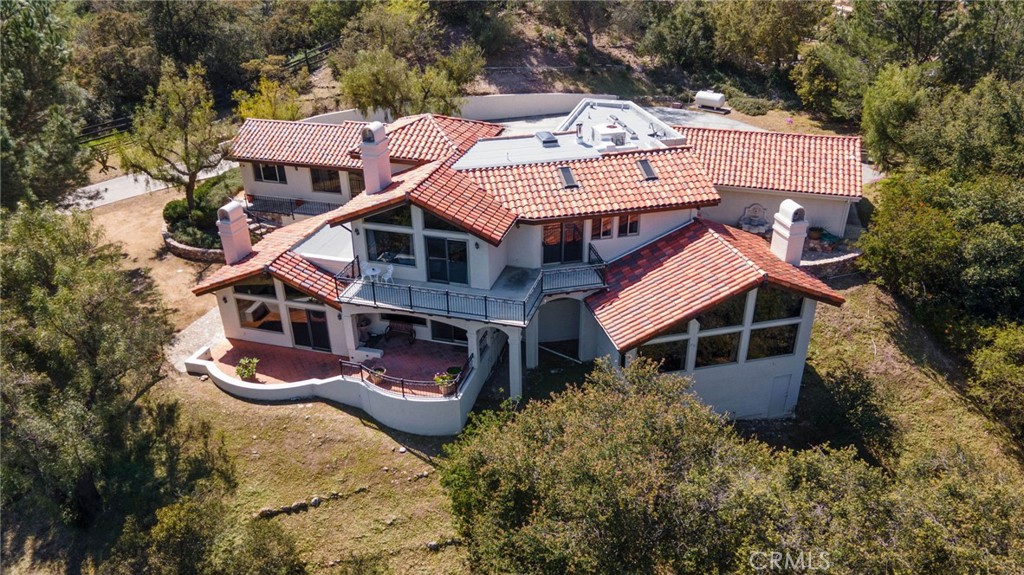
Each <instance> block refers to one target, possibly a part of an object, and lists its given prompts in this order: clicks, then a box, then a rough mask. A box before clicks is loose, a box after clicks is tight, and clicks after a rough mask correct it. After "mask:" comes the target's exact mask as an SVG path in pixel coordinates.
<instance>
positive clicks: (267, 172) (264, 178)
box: [252, 162, 288, 184]
mask: <svg viewBox="0 0 1024 575" xmlns="http://www.w3.org/2000/svg"><path fill="white" fill-rule="evenodd" d="M252 172H253V175H254V176H255V178H256V181H257V182H274V183H277V184H287V183H288V177H287V176H285V174H284V166H282V165H280V164H261V163H259V162H254V163H253V165H252Z"/></svg>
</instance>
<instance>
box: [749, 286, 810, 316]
mask: <svg viewBox="0 0 1024 575" xmlns="http://www.w3.org/2000/svg"><path fill="white" fill-rule="evenodd" d="M803 305H804V298H803V297H802V296H800V295H797V294H795V293H793V292H790V291H786V290H781V289H779V288H775V287H770V286H765V287H763V288H760V289H758V290H757V303H756V304H754V323H757V322H762V321H771V320H773V319H788V318H791V317H800V312H801V311H802V310H803Z"/></svg>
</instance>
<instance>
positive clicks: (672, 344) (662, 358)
mask: <svg viewBox="0 0 1024 575" xmlns="http://www.w3.org/2000/svg"><path fill="white" fill-rule="evenodd" d="M689 349H690V339H689V338H682V339H674V340H671V341H663V342H659V343H649V344H646V345H641V346H640V347H639V348H637V355H639V356H640V357H646V358H649V359H652V360H654V361H656V362H658V364H659V365H658V371H660V372H663V373H664V372H672V371H684V370H685V369H686V359H687V356H688V355H689Z"/></svg>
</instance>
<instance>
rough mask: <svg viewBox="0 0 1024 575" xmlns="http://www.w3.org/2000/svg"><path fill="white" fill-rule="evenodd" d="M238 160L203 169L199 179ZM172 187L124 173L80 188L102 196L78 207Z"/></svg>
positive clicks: (234, 164)
mask: <svg viewBox="0 0 1024 575" xmlns="http://www.w3.org/2000/svg"><path fill="white" fill-rule="evenodd" d="M237 167H238V162H230V161H227V160H225V161H223V162H221V163H220V164H218V165H217V167H215V168H211V169H209V170H203V171H202V172H200V173H199V179H200V180H205V179H208V178H212V177H214V176H216V175H219V174H223V173H224V172H226V171H228V170H230V169H232V168H237ZM169 187H171V184H168V183H167V182H161V181H153V180H151V179H150V178H148V177H146V176H133V175H124V176H118V177H116V178H112V179H109V180H107V181H105V182H99V183H98V184H92V185H89V186H85V187H84V188H80V189H81V190H82V191H85V192H97V191H98V192H100V197H99V198H97V199H96V200H93V201H84V202H80V203H79V204H78V206H77V207H78V208H79V209H81V210H91V209H93V208H98V207H100V206H105V205H107V204H112V203H114V202H119V201H121V200H126V199H128V198H134V197H135V196H141V195H142V194H148V193H150V192H155V191H157V190H162V189H164V188H169Z"/></svg>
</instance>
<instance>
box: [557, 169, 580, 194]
mask: <svg viewBox="0 0 1024 575" xmlns="http://www.w3.org/2000/svg"><path fill="white" fill-rule="evenodd" d="M558 175H559V177H561V178H562V187H563V188H566V189H569V188H578V187H580V185H579V184H578V183H576V176H574V175H572V168H570V167H568V166H563V167H561V168H558Z"/></svg>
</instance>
